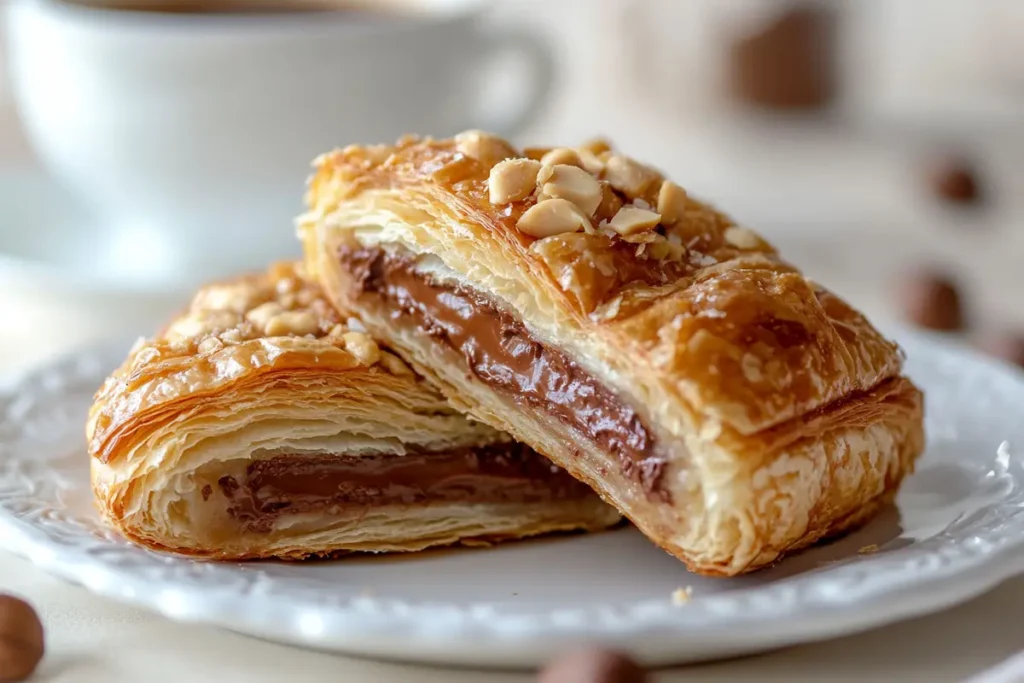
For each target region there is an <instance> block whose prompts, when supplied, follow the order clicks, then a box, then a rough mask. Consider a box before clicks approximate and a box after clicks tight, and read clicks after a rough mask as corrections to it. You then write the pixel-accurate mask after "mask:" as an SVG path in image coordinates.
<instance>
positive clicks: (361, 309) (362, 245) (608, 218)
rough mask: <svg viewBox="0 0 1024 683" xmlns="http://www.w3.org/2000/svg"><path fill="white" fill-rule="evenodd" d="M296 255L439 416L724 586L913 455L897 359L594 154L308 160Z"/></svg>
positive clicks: (876, 490)
mask: <svg viewBox="0 0 1024 683" xmlns="http://www.w3.org/2000/svg"><path fill="white" fill-rule="evenodd" d="M315 167H316V170H315V173H314V175H313V177H312V178H311V180H310V184H309V189H308V198H307V202H308V212H307V213H306V214H305V215H303V216H302V217H300V218H299V219H298V227H299V233H300V236H301V238H302V240H303V243H304V251H305V254H306V263H307V266H308V268H309V269H310V271H311V274H312V275H313V276H314V277H316V278H317V279H318V280H319V282H320V283H321V284H322V285H323V286H324V287H325V289H326V291H327V293H328V295H329V296H330V297H332V298H333V300H334V301H335V303H336V305H338V306H340V307H342V308H344V309H346V310H352V311H354V312H355V313H357V314H358V315H359V316H360V317H361V318H362V319H363V321H364V322H365V324H366V325H367V327H368V328H369V330H370V331H371V332H372V333H373V334H374V335H376V336H377V337H378V338H380V339H383V340H386V341H387V343H388V344H389V345H391V346H392V347H393V348H394V349H395V350H396V351H397V352H398V353H399V354H400V355H402V356H403V357H404V358H405V359H406V360H407V361H409V362H410V363H411V364H412V365H413V366H414V367H415V368H416V369H417V370H419V371H420V372H421V373H423V374H424V375H425V376H426V377H428V378H429V379H430V381H432V382H433V383H434V384H435V385H436V386H437V387H438V388H439V389H440V390H441V391H442V392H444V393H445V395H447V396H448V398H449V400H450V401H451V402H452V404H453V405H455V406H457V407H458V408H460V409H461V410H465V411H467V412H468V413H469V414H470V415H472V416H473V417H475V418H477V419H479V420H482V421H483V422H486V423H488V424H490V425H491V426H493V427H495V428H498V429H501V430H504V431H507V432H509V433H511V434H512V435H513V436H514V437H515V438H516V439H518V440H520V441H522V442H524V443H527V444H529V445H530V446H532V447H533V448H535V449H537V450H538V451H540V452H541V453H543V454H545V455H547V456H548V457H550V458H551V459H552V460H553V461H554V462H555V463H557V464H558V465H560V466H562V467H564V468H566V469H567V470H569V471H570V472H571V473H572V474H573V475H574V476H576V477H578V478H579V479H581V480H582V481H584V482H586V483H587V484H589V485H590V486H592V487H593V488H594V489H595V490H597V491H598V492H599V493H600V494H601V495H602V496H603V497H604V498H605V499H606V500H608V501H610V502H612V503H614V504H615V505H616V506H617V507H618V509H619V510H620V511H621V512H623V513H624V514H625V515H626V516H628V517H629V518H630V519H631V520H632V521H633V522H634V523H635V524H636V525H637V526H638V527H639V528H640V529H641V530H642V531H643V532H644V533H645V534H646V535H647V536H648V537H649V538H650V539H651V540H653V541H654V542H655V543H657V544H658V545H660V546H661V547H662V548H664V549H665V550H667V551H668V552H670V553H672V554H674V555H676V556H678V557H679V558H681V559H682V560H683V561H685V562H686V564H687V565H688V566H689V567H690V568H691V569H693V570H695V571H698V572H702V573H706V574H717V575H734V574H739V573H742V572H745V571H749V570H752V569H756V568H758V567H762V566H764V565H766V564H768V563H771V562H773V561H775V560H776V559H777V558H779V557H780V556H781V555H782V554H783V553H786V552H789V551H792V550H795V549H798V548H801V547H804V546H807V545H809V544H811V543H813V542H815V541H817V540H818V539H821V538H822V537H825V536H828V535H832V534H838V533H841V532H843V531H845V530H847V529H850V528H851V527H853V526H854V525H857V524H859V523H861V522H863V521H865V520H866V519H867V518H868V517H869V516H870V515H871V514H872V513H873V512H874V511H875V510H877V509H878V508H879V506H881V505H882V504H884V503H885V502H886V501H889V500H890V499H892V497H893V496H894V495H895V493H896V490H897V488H898V487H899V484H900V482H901V480H902V479H903V478H904V476H905V475H906V474H907V473H908V472H910V471H912V469H913V466H914V462H915V458H916V457H917V456H918V454H919V453H920V451H921V449H922V446H923V429H922V410H923V408H922V396H921V393H920V392H919V391H918V390H917V388H915V387H914V385H913V384H912V383H911V382H910V381H909V380H907V379H906V378H905V377H903V376H901V366H902V353H901V351H900V350H899V349H898V348H897V346H896V345H895V344H893V343H891V342H890V341H887V340H886V339H885V338H883V337H882V336H881V335H880V334H879V333H878V332H877V331H876V330H875V329H874V328H873V327H872V326H871V324H870V323H869V322H868V321H867V320H866V319H865V318H864V317H863V316H862V315H861V314H859V313H858V312H857V311H855V310H854V309H852V308H851V307H850V306H848V305H847V304H846V303H844V302H843V301H842V300H841V299H839V298H838V297H836V296H835V295H833V294H832V293H830V292H828V291H826V290H825V289H823V288H822V287H820V286H818V285H817V284H815V283H813V282H811V281H809V280H807V279H806V278H804V277H803V276H802V275H801V274H800V272H799V271H797V270H796V269H795V268H794V267H792V266H791V265H789V264H787V263H786V262H785V261H783V260H782V259H781V258H780V257H779V255H778V254H777V253H776V251H775V250H774V249H773V248H772V247H771V246H770V245H769V244H768V243H767V242H765V241H764V240H763V239H762V238H761V237H760V236H759V235H758V234H756V233H755V232H753V231H752V230H750V229H748V228H745V227H741V226H738V225H735V224H734V223H733V222H732V221H731V220H730V219H729V218H728V217H726V216H725V215H723V214H721V213H719V212H718V211H716V210H714V209H712V208H711V207H709V206H708V205H706V204H704V203H701V202H699V201H697V200H695V199H693V198H692V197H689V196H688V195H687V193H686V191H685V190H684V189H683V188H681V187H679V186H678V185H676V184H675V183H672V182H671V181H669V180H666V179H665V178H664V177H663V176H662V175H661V174H660V173H659V172H657V171H656V170H654V169H652V168H650V167H648V166H646V165H644V164H641V163H639V162H637V161H635V160H633V159H631V158H629V157H627V156H625V155H622V154H619V153H616V152H614V151H613V150H612V149H611V148H610V147H609V146H608V145H607V144H606V143H602V142H595V143H591V144H588V145H585V146H583V147H579V148H575V149H573V148H554V149H526V150H517V149H515V148H513V147H512V146H511V145H510V144H509V143H507V142H506V141H504V140H501V139H500V138H496V137H494V136H490V135H487V134H486V133H481V132H478V131H468V132H466V133H463V134H460V135H459V136H456V137H455V138H454V139H450V140H431V139H422V140H421V139H417V138H413V137H407V138H404V139H402V140H400V141H399V142H398V143H397V144H396V145H394V146H371V147H358V146H352V147H348V148H346V149H343V150H339V151H335V152H332V153H328V154H325V155H323V156H322V157H321V158H320V159H318V160H317V162H316V163H315Z"/></svg>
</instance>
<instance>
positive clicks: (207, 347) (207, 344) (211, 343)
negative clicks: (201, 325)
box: [198, 337, 224, 353]
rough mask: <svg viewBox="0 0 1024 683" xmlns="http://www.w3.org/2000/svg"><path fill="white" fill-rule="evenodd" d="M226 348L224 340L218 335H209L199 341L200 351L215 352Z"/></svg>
mask: <svg viewBox="0 0 1024 683" xmlns="http://www.w3.org/2000/svg"><path fill="white" fill-rule="evenodd" d="M223 348H224V342H222V341H221V340H220V339H217V338H216V337H207V338H206V339H204V340H203V341H201V342H199V347H198V350H199V353H213V352H214V351H220V350H221V349H223Z"/></svg>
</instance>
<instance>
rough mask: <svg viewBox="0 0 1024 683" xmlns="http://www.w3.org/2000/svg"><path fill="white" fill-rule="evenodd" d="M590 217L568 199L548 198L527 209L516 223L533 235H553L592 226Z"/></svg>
mask: <svg viewBox="0 0 1024 683" xmlns="http://www.w3.org/2000/svg"><path fill="white" fill-rule="evenodd" d="M591 227H592V226H591V224H590V217H589V216H587V215H586V214H585V213H583V211H582V210H581V209H580V208H579V207H578V206H576V205H575V204H573V203H572V202H570V201H569V200H567V199H560V198H554V199H547V200H545V201H542V202H540V203H539V204H535V205H534V206H531V207H530V208H529V209H527V211H526V213H524V214H523V215H522V216H520V218H519V222H518V223H516V228H518V229H519V231H520V232H522V233H525V234H527V235H530V236H532V237H551V236H552V235H561V234H562V233H566V232H579V231H580V230H581V229H583V230H589V229H590V228H591Z"/></svg>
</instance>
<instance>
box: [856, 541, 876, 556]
mask: <svg viewBox="0 0 1024 683" xmlns="http://www.w3.org/2000/svg"><path fill="white" fill-rule="evenodd" d="M857 552H858V553H860V554H861V555H870V554H871V553H877V552H878V544H876V543H871V544H869V545H866V546H864V547H863V548H861V549H860V550H858V551H857Z"/></svg>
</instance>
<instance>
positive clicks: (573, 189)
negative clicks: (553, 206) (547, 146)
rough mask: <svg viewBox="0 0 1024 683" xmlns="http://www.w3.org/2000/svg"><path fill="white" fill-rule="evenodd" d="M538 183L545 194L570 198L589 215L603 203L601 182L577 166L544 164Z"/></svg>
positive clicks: (538, 176)
mask: <svg viewBox="0 0 1024 683" xmlns="http://www.w3.org/2000/svg"><path fill="white" fill-rule="evenodd" d="M537 184H538V186H539V188H540V191H541V193H543V194H544V195H546V196H548V197H560V198H562V199H568V200H569V201H570V202H572V203H573V204H575V205H576V206H578V207H579V208H581V209H583V213H585V214H587V215H588V216H592V215H594V212H595V211H597V207H598V206H599V205H600V204H601V197H602V191H601V183H600V182H598V180H597V178H595V177H594V176H592V175H590V174H589V173H587V172H586V171H584V170H583V169H582V168H578V167H576V166H568V165H566V164H557V165H555V166H543V167H542V168H541V170H540V173H539V174H538V175H537Z"/></svg>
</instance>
